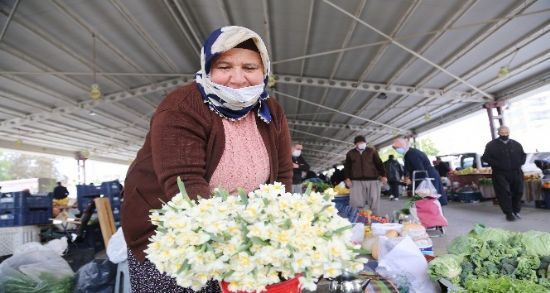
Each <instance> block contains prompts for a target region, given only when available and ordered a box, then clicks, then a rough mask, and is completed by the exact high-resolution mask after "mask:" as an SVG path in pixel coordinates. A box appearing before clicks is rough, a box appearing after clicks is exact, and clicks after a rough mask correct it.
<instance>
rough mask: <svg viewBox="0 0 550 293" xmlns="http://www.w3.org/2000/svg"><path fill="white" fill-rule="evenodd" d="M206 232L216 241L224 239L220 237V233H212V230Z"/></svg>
mask: <svg viewBox="0 0 550 293" xmlns="http://www.w3.org/2000/svg"><path fill="white" fill-rule="evenodd" d="M204 233H206V234H208V236H210V239H212V240H214V241H216V242H222V239H221V238H220V237H218V235H216V234H214V233H211V232H206V231H205V232H204Z"/></svg>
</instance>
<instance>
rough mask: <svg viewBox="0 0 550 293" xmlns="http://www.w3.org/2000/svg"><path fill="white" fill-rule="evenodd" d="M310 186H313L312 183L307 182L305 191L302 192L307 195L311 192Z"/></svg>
mask: <svg viewBox="0 0 550 293" xmlns="http://www.w3.org/2000/svg"><path fill="white" fill-rule="evenodd" d="M312 188H313V183H311V182H309V183H308V184H307V188H306V192H304V195H309V194H310V193H311V189H312Z"/></svg>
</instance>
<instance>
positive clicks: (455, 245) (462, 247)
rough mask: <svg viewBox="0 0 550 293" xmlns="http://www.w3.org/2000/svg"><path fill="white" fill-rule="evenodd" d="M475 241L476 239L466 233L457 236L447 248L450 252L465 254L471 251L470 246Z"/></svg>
mask: <svg viewBox="0 0 550 293" xmlns="http://www.w3.org/2000/svg"><path fill="white" fill-rule="evenodd" d="M477 241H478V240H477V239H475V238H473V237H469V236H468V235H462V236H458V237H456V238H455V239H454V240H453V242H451V245H450V246H449V248H448V249H447V250H448V251H449V253H452V254H467V253H469V252H470V251H472V249H471V247H472V245H474V243H475V242H477Z"/></svg>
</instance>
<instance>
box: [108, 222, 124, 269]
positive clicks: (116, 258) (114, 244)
mask: <svg viewBox="0 0 550 293" xmlns="http://www.w3.org/2000/svg"><path fill="white" fill-rule="evenodd" d="M107 256H108V257H109V260H110V261H111V262H112V263H121V262H123V261H125V260H126V258H127V257H128V248H127V246H126V241H125V240H124V234H123V233H122V228H118V230H117V231H116V233H115V234H113V236H111V239H110V240H109V244H108V245H107Z"/></svg>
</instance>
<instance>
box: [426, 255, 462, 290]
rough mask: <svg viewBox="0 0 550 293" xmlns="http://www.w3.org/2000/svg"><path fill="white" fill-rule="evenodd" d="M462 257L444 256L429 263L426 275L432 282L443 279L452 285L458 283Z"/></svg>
mask: <svg viewBox="0 0 550 293" xmlns="http://www.w3.org/2000/svg"><path fill="white" fill-rule="evenodd" d="M463 259H464V257H463V256H461V255H454V254H446V255H443V256H440V257H437V258H435V259H433V260H432V261H430V266H429V267H428V274H429V275H430V277H431V278H432V280H439V279H441V278H445V279H447V280H449V281H451V282H453V284H459V283H460V273H461V272H462V267H461V263H462V261H463Z"/></svg>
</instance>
